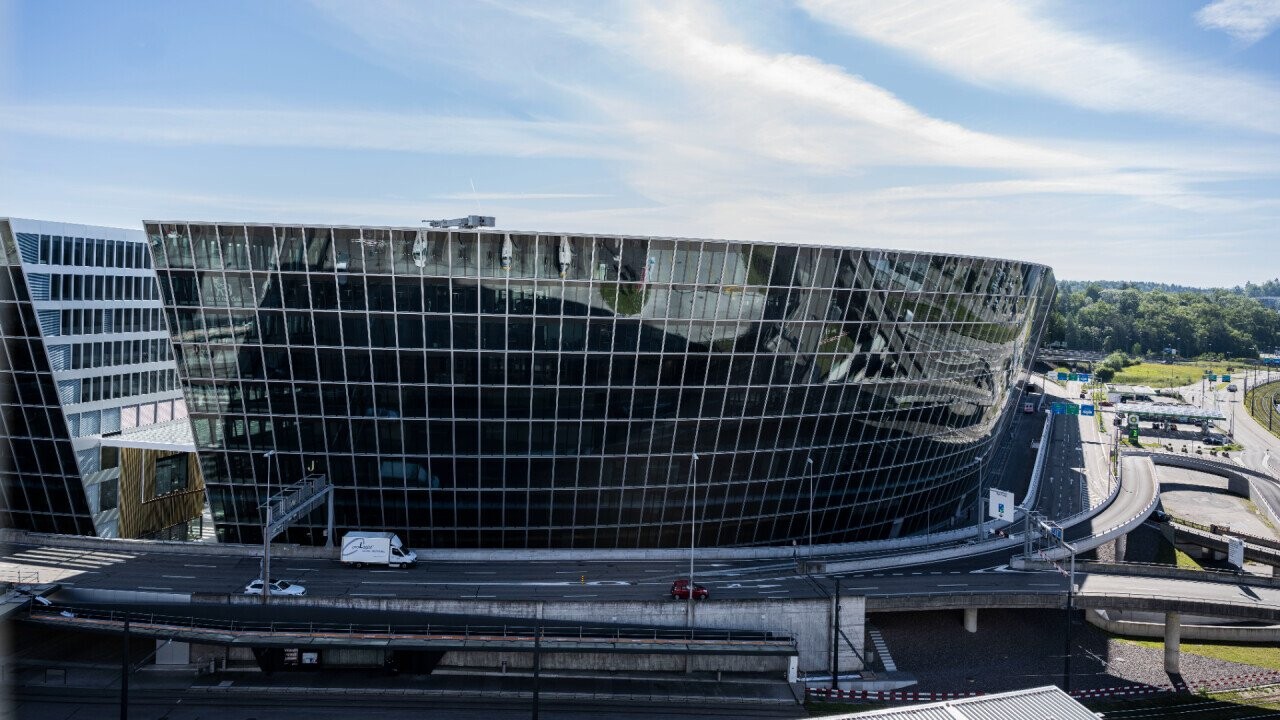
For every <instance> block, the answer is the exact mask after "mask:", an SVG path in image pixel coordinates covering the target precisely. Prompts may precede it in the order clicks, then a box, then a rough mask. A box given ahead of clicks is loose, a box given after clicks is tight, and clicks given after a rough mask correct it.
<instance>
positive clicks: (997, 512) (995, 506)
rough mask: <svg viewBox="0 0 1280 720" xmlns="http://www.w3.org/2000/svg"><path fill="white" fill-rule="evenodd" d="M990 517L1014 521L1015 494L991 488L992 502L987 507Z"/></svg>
mask: <svg viewBox="0 0 1280 720" xmlns="http://www.w3.org/2000/svg"><path fill="white" fill-rule="evenodd" d="M987 514H988V516H990V517H992V518H994V519H997V520H1010V521H1012V520H1013V493H1011V492H1009V491H1008V490H998V489H996V488H991V500H990V503H989V505H988V506H987Z"/></svg>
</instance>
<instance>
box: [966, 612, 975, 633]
mask: <svg viewBox="0 0 1280 720" xmlns="http://www.w3.org/2000/svg"><path fill="white" fill-rule="evenodd" d="M964 629H965V630H967V631H969V632H971V633H976V632H978V608H965V609H964Z"/></svg>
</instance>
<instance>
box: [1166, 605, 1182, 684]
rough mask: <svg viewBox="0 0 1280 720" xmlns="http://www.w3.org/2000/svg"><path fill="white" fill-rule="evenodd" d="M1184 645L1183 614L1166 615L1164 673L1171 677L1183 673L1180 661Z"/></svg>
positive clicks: (1171, 613) (1169, 613) (1168, 613)
mask: <svg viewBox="0 0 1280 720" xmlns="http://www.w3.org/2000/svg"><path fill="white" fill-rule="evenodd" d="M1181 645H1182V614H1181V613H1176V612H1167V613H1165V614H1164V671H1165V672H1167V673H1169V674H1170V675H1180V674H1181V673H1182V671H1181V669H1180V666H1179V663H1178V659H1179V657H1180V654H1181Z"/></svg>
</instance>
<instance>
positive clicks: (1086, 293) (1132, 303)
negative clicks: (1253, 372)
mask: <svg viewBox="0 0 1280 720" xmlns="http://www.w3.org/2000/svg"><path fill="white" fill-rule="evenodd" d="M1107 285H1112V286H1111V287H1107ZM1268 293H1275V294H1277V295H1280V280H1270V281H1267V282H1266V283H1263V284H1261V285H1254V284H1252V283H1249V284H1248V285H1246V286H1245V287H1244V288H1233V289H1231V290H1225V289H1221V288H1218V289H1212V290H1202V289H1181V290H1170V289H1164V288H1162V287H1159V286H1156V284H1154V283H1127V284H1121V283H1101V282H1092V283H1078V282H1071V281H1063V282H1062V283H1060V284H1059V286H1058V295H1057V298H1056V300H1055V301H1054V308H1053V312H1052V313H1051V315H1050V318H1049V326H1048V328H1047V330H1046V333H1045V337H1044V342H1045V343H1062V344H1065V345H1066V347H1069V348H1072V349H1077V350H1101V351H1104V352H1112V351H1117V350H1118V351H1122V352H1125V353H1128V354H1130V355H1134V356H1145V355H1161V354H1163V353H1164V351H1165V349H1166V348H1172V349H1176V350H1177V355H1178V357H1180V358H1195V357H1204V358H1206V359H1208V358H1254V357H1257V356H1258V354H1259V353H1266V352H1273V351H1274V350H1275V348H1276V347H1277V346H1278V345H1280V312H1276V311H1275V310H1271V309H1269V308H1267V307H1265V306H1264V305H1263V304H1262V303H1260V302H1258V301H1257V300H1255V299H1254V298H1255V297H1265V296H1267V294H1268ZM1118 369H1119V368H1117V370H1118Z"/></svg>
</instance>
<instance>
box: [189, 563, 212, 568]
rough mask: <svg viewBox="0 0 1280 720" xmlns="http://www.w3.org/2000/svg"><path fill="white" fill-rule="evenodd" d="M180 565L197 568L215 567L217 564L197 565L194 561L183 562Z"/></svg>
mask: <svg viewBox="0 0 1280 720" xmlns="http://www.w3.org/2000/svg"><path fill="white" fill-rule="evenodd" d="M182 567H198V568H216V567H218V566H217V565H198V564H196V563H183V565H182Z"/></svg>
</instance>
